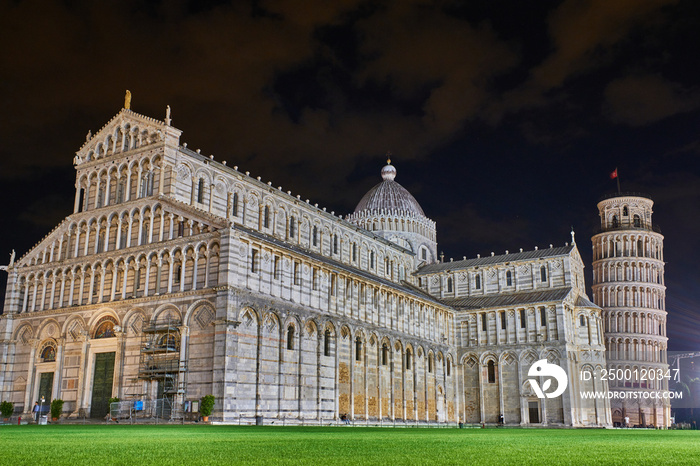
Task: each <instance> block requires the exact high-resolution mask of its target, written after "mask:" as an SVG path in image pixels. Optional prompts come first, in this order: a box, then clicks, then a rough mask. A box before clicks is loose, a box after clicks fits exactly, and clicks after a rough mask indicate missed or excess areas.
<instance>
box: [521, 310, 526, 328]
mask: <svg viewBox="0 0 700 466" xmlns="http://www.w3.org/2000/svg"><path fill="white" fill-rule="evenodd" d="M526 325H527V319H526V318H525V309H520V328H525V326H526Z"/></svg>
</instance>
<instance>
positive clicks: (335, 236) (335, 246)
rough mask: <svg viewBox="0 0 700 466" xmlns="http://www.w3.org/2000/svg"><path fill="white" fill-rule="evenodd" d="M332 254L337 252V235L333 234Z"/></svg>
mask: <svg viewBox="0 0 700 466" xmlns="http://www.w3.org/2000/svg"><path fill="white" fill-rule="evenodd" d="M333 254H338V235H333Z"/></svg>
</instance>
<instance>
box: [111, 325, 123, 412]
mask: <svg viewBox="0 0 700 466" xmlns="http://www.w3.org/2000/svg"><path fill="white" fill-rule="evenodd" d="M122 330H123V331H116V329H115V332H114V336H115V337H116V338H117V351H116V353H115V354H114V369H115V371H114V380H113V382H112V393H116V396H117V398H122V397H123V396H124V380H123V379H124V349H125V348H124V346H125V344H126V331H125V330H124V329H122Z"/></svg>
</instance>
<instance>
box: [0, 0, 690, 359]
mask: <svg viewBox="0 0 700 466" xmlns="http://www.w3.org/2000/svg"><path fill="white" fill-rule="evenodd" d="M0 43H2V44H3V51H2V52H1V53H0V95H2V99H1V100H0V103H1V104H2V108H3V112H2V114H1V115H0V193H1V194H2V199H3V201H4V202H3V205H2V207H1V208H2V212H3V214H4V215H3V218H4V220H3V228H2V229H0V263H3V264H4V263H6V259H5V260H3V259H2V258H7V257H8V255H9V253H10V251H11V250H12V249H16V250H17V253H18V255H22V254H24V253H25V252H26V251H27V250H29V249H30V248H31V247H32V246H33V245H34V244H35V243H36V242H37V241H39V240H40V239H41V238H42V237H43V236H44V235H45V234H46V233H48V232H49V231H50V230H51V229H52V228H53V227H54V226H55V225H56V224H57V223H58V222H59V221H60V220H61V219H62V218H63V217H65V216H66V215H68V214H69V213H70V212H71V210H72V206H73V196H74V188H73V185H74V181H75V172H74V169H73V167H72V159H73V155H74V153H75V151H76V150H77V149H78V148H79V147H80V146H81V144H82V143H83V142H84V140H85V134H86V133H87V132H88V130H91V131H92V132H93V133H95V132H96V131H97V130H99V129H100V128H101V127H102V125H103V124H104V123H106V122H107V121H108V120H109V119H110V118H111V117H112V116H114V114H116V113H117V112H118V111H119V110H120V108H121V107H122V105H123V99H124V91H125V90H126V89H129V90H130V91H131V93H132V96H133V98H132V109H133V110H134V111H136V112H139V113H142V114H145V115H148V116H152V117H156V118H159V119H162V118H163V117H164V116H165V107H166V105H170V106H171V108H172V117H173V125H174V126H176V127H178V128H179V129H181V130H183V131H184V133H183V136H182V139H181V141H182V142H187V143H188V146H189V147H190V148H201V150H202V153H204V154H207V155H209V154H213V155H214V156H215V158H216V159H217V160H226V161H227V162H228V164H229V165H238V166H239V167H240V169H241V170H243V171H250V172H251V174H252V175H254V176H258V175H259V176H261V177H262V178H263V179H264V180H265V181H267V180H270V181H272V182H273V184H274V185H275V186H277V185H282V186H283V188H284V189H285V190H287V189H291V190H292V191H293V192H294V193H295V194H300V195H301V196H302V198H310V199H311V200H312V202H313V203H316V202H318V203H319V205H321V206H326V207H327V208H328V210H334V211H336V212H343V213H349V212H352V210H353V209H354V207H355V205H356V203H357V202H358V201H359V199H360V198H361V197H362V195H363V194H364V193H365V192H366V191H367V190H369V189H370V188H371V187H372V186H373V185H374V184H376V183H377V182H379V181H380V178H379V170H380V169H381V167H382V165H383V164H384V161H385V154H386V153H387V151H391V152H392V153H393V156H392V160H393V162H394V165H395V166H396V167H397V170H398V175H397V178H396V181H398V182H399V183H401V184H402V185H404V186H405V187H406V188H407V189H409V191H411V192H412V193H413V194H414V196H415V197H416V198H417V199H418V201H419V202H420V203H421V205H422V207H423V209H424V210H425V212H426V214H427V215H428V216H429V217H430V218H432V219H433V220H435V221H436V222H437V226H438V241H439V246H438V248H439V250H440V251H444V253H445V255H446V257H448V258H449V257H454V258H461V257H462V256H465V255H466V256H467V257H475V256H476V254H482V255H485V254H490V252H491V251H494V252H496V253H503V252H504V251H505V250H506V249H508V250H510V251H515V250H518V249H519V248H521V247H522V248H524V249H533V248H534V247H535V246H539V247H540V248H541V247H549V244H550V243H552V244H554V245H563V243H564V242H566V241H570V234H569V231H570V230H571V227H572V226H573V228H574V229H575V231H576V239H577V243H578V246H579V249H580V250H581V252H582V254H583V256H584V259H585V260H586V266H587V268H586V271H587V273H588V277H587V280H588V284H589V285H590V281H591V275H590V271H591V262H590V256H591V254H590V250H591V242H590V237H591V235H592V234H593V232H594V230H595V228H596V226H597V224H598V216H597V215H598V213H597V208H596V204H597V202H598V200H599V198H600V197H601V196H602V195H604V194H607V193H610V192H613V191H614V190H615V189H616V186H615V183H614V182H613V181H611V180H610V178H609V174H610V172H612V171H613V170H614V169H615V168H616V167H617V168H618V169H619V174H620V180H621V184H622V189H623V191H635V192H642V193H647V194H649V195H650V196H651V197H652V198H653V199H654V200H655V201H656V204H655V215H654V222H655V223H656V224H657V225H658V226H660V228H661V230H662V232H663V234H664V235H665V238H666V239H665V259H666V262H667V264H666V270H667V271H666V285H667V287H668V290H667V300H666V304H667V310H668V312H669V337H670V348H671V349H677V350H690V349H694V350H700V305H699V304H698V303H700V271H699V270H698V269H699V267H698V262H699V261H700V253H699V252H698V251H699V250H700V169H698V168H697V165H699V164H698V163H697V160H698V155H699V153H700V131H699V130H700V87H699V84H698V83H700V65H699V62H700V61H699V60H698V51H697V46H698V44H700V2H697V1H693V0H686V1H682V0H680V1H673V0H645V1H640V0H637V1H633V0H615V1H610V0H564V1H536V2H524V1H505V0H504V1H499V0H494V1H488V2H487V1H483V2H475V1H470V2H450V1H444V2H430V1H420V0H416V1H409V0H401V1H394V2H392V1H384V2H379V1H353V0H337V1H332V2H329V1H327V0H305V1H304V2H293V1H284V0H278V1H262V0H261V1H238V2H236V1H234V2H218V1H213V0H209V1H194V0H192V1H168V2H165V1H163V2H137V1H124V0H122V1H100V2H87V1H78V0H76V1H63V2H49V1H5V0H0ZM0 279H2V280H5V276H2V277H0ZM3 286H4V284H3Z"/></svg>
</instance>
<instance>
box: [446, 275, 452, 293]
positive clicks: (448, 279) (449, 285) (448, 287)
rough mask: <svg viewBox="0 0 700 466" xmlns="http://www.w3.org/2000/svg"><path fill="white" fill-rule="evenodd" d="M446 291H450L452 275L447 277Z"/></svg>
mask: <svg viewBox="0 0 700 466" xmlns="http://www.w3.org/2000/svg"><path fill="white" fill-rule="evenodd" d="M447 292H448V293H452V277H447Z"/></svg>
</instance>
